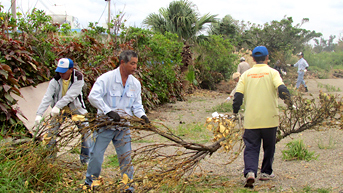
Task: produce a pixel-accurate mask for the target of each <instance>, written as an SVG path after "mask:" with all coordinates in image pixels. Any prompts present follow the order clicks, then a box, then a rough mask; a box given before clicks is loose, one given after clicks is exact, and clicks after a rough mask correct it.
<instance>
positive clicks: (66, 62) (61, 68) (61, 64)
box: [55, 58, 74, 73]
mask: <svg viewBox="0 0 343 193" xmlns="http://www.w3.org/2000/svg"><path fill="white" fill-rule="evenodd" d="M72 67H74V62H73V61H72V60H71V59H69V58H61V59H60V60H59V61H58V64H57V68H56V70H55V72H60V73H65V72H67V70H68V69H69V68H72Z"/></svg>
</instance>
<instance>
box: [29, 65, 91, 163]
mask: <svg viewBox="0 0 343 193" xmlns="http://www.w3.org/2000/svg"><path fill="white" fill-rule="evenodd" d="M55 72H57V73H56V75H55V76H54V78H53V79H51V80H50V82H49V86H48V89H47V91H46V93H45V95H44V97H43V99H42V102H41V104H40V105H39V107H38V110H37V113H36V115H37V116H36V119H35V124H36V125H37V124H39V123H40V122H41V121H42V116H43V114H44V112H45V111H46V110H47V108H48V107H49V105H50V106H51V107H52V110H51V112H50V115H51V116H57V115H60V113H62V112H63V113H64V114H65V115H66V116H63V119H65V118H66V117H67V115H69V116H70V115H72V114H73V115H74V114H76V115H84V114H86V113H87V110H86V106H85V103H84V102H83V98H82V87H83V85H84V78H83V75H82V73H81V72H79V71H76V70H74V62H73V61H72V60H71V59H69V58H61V59H60V60H59V61H58V64H57V68H56V71H55ZM51 124H52V128H51V129H50V130H49V133H48V137H51V140H50V141H49V144H48V147H52V146H54V145H55V143H56V140H55V139H53V138H55V136H56V134H57V133H58V129H59V128H60V126H61V123H59V122H52V123H51ZM87 124H88V123H85V122H84V123H83V125H78V126H80V127H81V126H86V125H87ZM82 138H83V139H82V144H81V154H80V161H81V163H82V164H86V163H87V162H88V160H89V147H90V146H91V139H90V137H89V134H85V135H82Z"/></svg>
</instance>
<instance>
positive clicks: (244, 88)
mask: <svg viewBox="0 0 343 193" xmlns="http://www.w3.org/2000/svg"><path fill="white" fill-rule="evenodd" d="M252 56H253V59H254V61H255V62H256V64H255V65H254V66H253V67H252V68H251V69H249V70H247V71H246V72H245V73H244V74H242V75H241V77H240V80H239V82H238V84H237V89H236V93H235V97H234V100H233V105H232V107H233V112H234V113H235V114H237V113H238V111H239V109H240V107H241V105H242V103H243V98H244V104H245V112H244V128H245V131H244V134H243V141H244V144H245V149H244V176H245V177H246V184H245V187H250V188H252V187H253V183H254V182H255V177H256V176H257V169H258V161H259V154H260V148H261V141H263V151H264V158H263V161H262V167H261V175H260V180H269V179H272V178H274V177H275V175H274V174H273V167H272V164H273V160H274V153H275V142H276V129H277V126H278V125H279V116H278V115H279V109H278V94H279V97H280V98H281V99H283V100H285V102H286V104H287V105H288V106H289V107H291V106H292V104H291V100H290V94H289V91H288V89H287V87H286V86H285V85H284V83H283V82H282V79H281V77H280V74H279V73H278V72H277V71H276V70H275V69H273V68H271V67H269V66H268V65H267V64H268V59H269V53H268V50H267V48H266V47H264V46H257V47H256V48H255V49H254V50H253V52H252Z"/></svg>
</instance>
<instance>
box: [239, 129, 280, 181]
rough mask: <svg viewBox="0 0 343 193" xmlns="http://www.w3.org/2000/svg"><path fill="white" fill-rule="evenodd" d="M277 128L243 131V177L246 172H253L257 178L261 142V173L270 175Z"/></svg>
mask: <svg viewBox="0 0 343 193" xmlns="http://www.w3.org/2000/svg"><path fill="white" fill-rule="evenodd" d="M276 129H277V127H272V128H264V129H245V131H244V134H243V141H244V144H245V149H244V176H246V175H247V174H248V172H254V173H255V177H256V176H257V168H258V159H259V155H260V149H261V142H262V141H263V152H264V156H263V162H262V167H261V173H267V174H271V173H272V172H273V168H272V165H273V161H274V153H275V143H276Z"/></svg>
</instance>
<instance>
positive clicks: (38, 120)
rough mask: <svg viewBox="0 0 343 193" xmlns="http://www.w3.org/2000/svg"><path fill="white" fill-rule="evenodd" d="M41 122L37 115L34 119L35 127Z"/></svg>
mask: <svg viewBox="0 0 343 193" xmlns="http://www.w3.org/2000/svg"><path fill="white" fill-rule="evenodd" d="M41 121H42V116H40V115H37V116H36V119H35V125H38V124H39V123H40V122H41Z"/></svg>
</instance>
